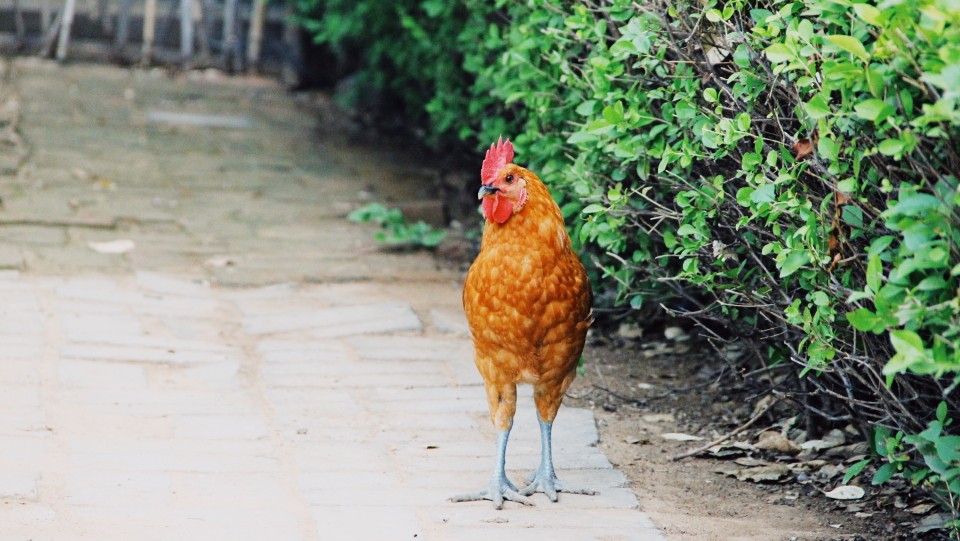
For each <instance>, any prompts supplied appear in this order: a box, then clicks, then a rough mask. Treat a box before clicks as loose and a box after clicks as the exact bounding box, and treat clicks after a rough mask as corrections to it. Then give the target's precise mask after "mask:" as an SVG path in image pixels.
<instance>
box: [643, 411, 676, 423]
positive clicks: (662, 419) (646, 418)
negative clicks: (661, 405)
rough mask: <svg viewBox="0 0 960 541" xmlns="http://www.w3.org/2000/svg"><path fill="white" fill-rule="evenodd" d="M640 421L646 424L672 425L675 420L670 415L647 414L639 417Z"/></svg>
mask: <svg viewBox="0 0 960 541" xmlns="http://www.w3.org/2000/svg"><path fill="white" fill-rule="evenodd" d="M640 419H641V420H642V421H643V422H646V423H672V422H673V421H674V420H675V419H674V417H673V414H670V413H648V414H646V415H641V416H640Z"/></svg>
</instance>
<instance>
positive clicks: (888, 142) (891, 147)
mask: <svg viewBox="0 0 960 541" xmlns="http://www.w3.org/2000/svg"><path fill="white" fill-rule="evenodd" d="M905 146H906V145H905V144H904V142H903V141H901V140H899V139H884V140H883V141H880V144H879V145H877V150H879V151H880V154H883V155H884V156H896V155H897V154H900V153H901V152H903V148H904V147H905Z"/></svg>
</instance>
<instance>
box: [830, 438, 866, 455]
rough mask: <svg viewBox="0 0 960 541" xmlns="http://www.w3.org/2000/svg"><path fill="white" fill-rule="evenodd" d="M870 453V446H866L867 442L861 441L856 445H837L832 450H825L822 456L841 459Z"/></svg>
mask: <svg viewBox="0 0 960 541" xmlns="http://www.w3.org/2000/svg"><path fill="white" fill-rule="evenodd" d="M869 452H870V446H869V445H867V442H865V441H861V442H858V443H851V444H849V445H838V446H837V447H833V448H832V449H827V452H826V453H824V455H826V456H829V457H843V458H846V457H848V456H855V455H865V454H867V453H869Z"/></svg>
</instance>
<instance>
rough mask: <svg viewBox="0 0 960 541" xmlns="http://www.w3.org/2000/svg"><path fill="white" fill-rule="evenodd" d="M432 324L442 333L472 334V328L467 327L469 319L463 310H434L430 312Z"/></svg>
mask: <svg viewBox="0 0 960 541" xmlns="http://www.w3.org/2000/svg"><path fill="white" fill-rule="evenodd" d="M430 322H431V323H433V326H434V327H435V328H436V329H437V330H438V331H440V332H442V333H449V334H460V335H469V334H470V327H468V326H467V317H466V316H465V315H464V314H463V310H448V309H443V308H432V309H431V310H430Z"/></svg>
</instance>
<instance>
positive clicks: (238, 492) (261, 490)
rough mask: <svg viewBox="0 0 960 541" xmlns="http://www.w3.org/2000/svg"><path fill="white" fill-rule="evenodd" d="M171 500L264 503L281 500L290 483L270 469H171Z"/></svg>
mask: <svg viewBox="0 0 960 541" xmlns="http://www.w3.org/2000/svg"><path fill="white" fill-rule="evenodd" d="M170 479H171V483H170V489H171V492H172V493H173V494H174V496H173V498H174V503H175V504H176V505H177V506H183V507H203V506H206V505H209V504H210V503H211V502H216V501H222V502H224V503H226V502H230V505H232V506H237V507H241V508H252V507H263V506H270V505H273V504H276V503H277V502H282V501H284V500H285V499H286V498H287V496H288V493H289V487H288V486H287V484H286V483H285V480H284V479H283V478H282V477H278V476H276V475H273V474H269V473H172V474H170Z"/></svg>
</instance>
